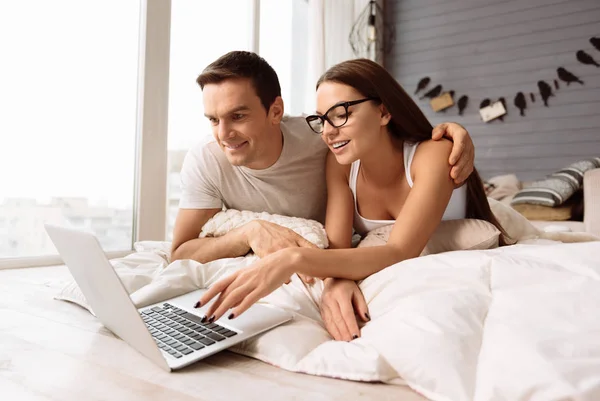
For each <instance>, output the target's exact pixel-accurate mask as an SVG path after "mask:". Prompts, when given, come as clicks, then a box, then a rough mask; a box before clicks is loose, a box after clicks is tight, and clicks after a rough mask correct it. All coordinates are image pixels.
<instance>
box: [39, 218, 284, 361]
mask: <svg viewBox="0 0 600 401" xmlns="http://www.w3.org/2000/svg"><path fill="white" fill-rule="evenodd" d="M45 227H46V232H47V233H48V235H49V236H50V239H51V240H52V242H53V243H54V245H55V246H56V249H57V250H58V252H59V254H60V256H61V257H62V258H63V261H64V262H65V264H66V265H67V267H68V268H69V271H70V272H71V274H72V275H73V278H74V279H75V281H76V282H77V284H78V285H79V288H80V289H81V291H82V293H83V295H84V296H85V298H86V300H87V301H88V303H89V305H90V306H91V309H92V310H93V312H94V315H95V316H96V317H97V318H98V319H99V320H100V321H101V322H102V324H103V325H104V326H106V327H107V328H108V329H109V330H111V331H112V332H113V333H115V334H116V335H117V336H118V337H120V338H121V339H123V340H124V341H125V342H126V343H127V344H129V345H130V346H132V347H133V348H135V349H136V350H137V351H138V352H140V353H141V354H142V355H144V356H146V357H147V358H148V359H150V360H151V361H152V362H154V363H155V364H157V365H158V366H160V367H161V368H163V369H165V370H167V371H172V370H176V369H181V368H183V367H184V366H187V365H189V364H191V363H194V362H196V361H199V360H201V359H203V358H206V357H208V356H209V355H213V354H215V353H217V352H219V351H222V350H224V349H227V348H229V347H231V346H233V345H235V344H237V343H240V342H242V341H244V340H247V339H249V338H251V337H253V336H256V335H257V334H260V333H263V332H265V331H267V330H269V329H271V328H273V327H276V326H278V325H280V324H283V323H285V322H287V321H289V320H291V319H292V317H293V315H292V314H291V313H290V312H287V311H284V310H282V309H279V308H276V307H274V306H270V305H262V304H254V305H253V306H252V307H250V308H249V309H248V310H247V311H246V312H244V313H243V314H242V315H240V316H238V317H236V318H235V319H233V320H228V319H227V320H218V321H216V322H213V323H208V322H204V323H203V322H201V318H202V317H203V316H204V315H205V314H206V309H207V308H208V306H209V305H210V303H209V304H208V305H205V306H203V307H202V308H198V309H194V308H193V305H194V304H195V303H196V302H197V301H198V299H200V297H201V295H202V294H203V293H204V292H205V291H206V290H205V289H201V290H196V291H192V292H190V293H188V294H184V295H181V296H178V297H175V298H171V299H168V300H166V301H162V302H158V303H156V304H153V305H148V306H146V307H143V308H139V309H136V307H135V305H134V304H133V302H132V301H131V298H130V297H129V294H128V293H127V291H126V290H125V287H124V286H123V283H122V282H121V280H120V279H119V276H118V275H117V273H116V272H115V270H114V268H113V266H112V264H111V263H110V262H109V261H108V258H107V257H106V255H105V254H104V251H103V250H102V247H101V246H100V243H99V242H98V239H97V238H96V237H95V236H94V235H93V234H90V233H86V232H82V231H76V230H72V229H69V228H64V227H58V226H54V225H50V224H46V225H45ZM211 302H212V301H211ZM224 316H228V313H225V314H224Z"/></svg>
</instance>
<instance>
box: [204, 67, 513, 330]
mask: <svg viewBox="0 0 600 401" xmlns="http://www.w3.org/2000/svg"><path fill="white" fill-rule="evenodd" d="M317 109H318V110H320V111H321V113H319V112H317V113H318V114H316V115H312V116H308V117H307V119H306V120H307V122H308V124H309V125H310V127H311V128H312V129H313V131H315V133H317V134H320V135H321V136H322V138H323V140H324V141H325V142H326V143H327V145H328V146H329V148H330V150H331V152H330V154H329V155H328V159H327V168H326V176H327V192H328V199H327V215H326V224H325V229H326V231H327V236H328V238H329V243H330V246H329V249H328V250H321V249H311V248H286V249H282V250H280V251H277V252H275V253H273V254H270V255H268V256H266V257H264V258H262V259H261V260H260V261H258V262H257V263H255V264H254V265H252V266H250V267H248V268H246V269H243V270H240V271H238V272H236V273H234V274H232V275H231V276H229V277H226V278H224V279H222V280H220V281H218V282H217V283H215V284H214V285H212V286H211V288H210V289H209V290H208V291H207V292H206V293H205V294H204V295H203V297H202V298H201V299H200V302H199V304H200V305H204V304H206V303H207V302H208V301H210V299H212V298H213V297H215V296H216V295H217V294H220V296H219V298H218V299H217V300H216V301H215V302H214V303H213V304H212V305H211V307H210V308H209V310H208V313H207V316H208V317H209V321H213V320H217V319H219V318H220V317H221V315H222V314H223V313H224V312H225V311H227V310H228V309H229V308H234V309H233V311H232V313H231V314H230V315H229V318H230V319H233V318H235V317H236V316H239V315H240V314H241V313H243V312H244V311H245V310H246V309H247V308H248V307H250V306H251V305H252V304H253V303H255V302H256V301H258V300H259V299H261V298H263V297H264V296H266V295H268V294H269V293H271V292H272V291H274V290H275V289H277V288H279V287H280V286H281V285H282V284H284V283H286V282H288V281H289V279H290V276H291V275H292V274H294V273H298V274H301V275H304V276H314V277H338V278H347V279H352V280H361V279H364V278H366V277H368V276H369V275H371V274H373V273H376V272H378V271H379V270H381V269H383V268H385V267H387V266H390V265H393V264H395V263H398V262H400V261H402V260H405V259H409V258H414V257H417V256H419V254H420V253H421V252H422V250H423V249H424V247H425V246H426V244H427V242H428V240H429V238H430V237H431V235H432V234H433V232H434V231H435V229H436V227H437V226H438V224H439V223H440V221H441V220H442V219H460V218H476V219H481V220H487V221H488V222H490V223H492V224H494V225H495V226H496V227H498V229H500V231H501V232H502V233H503V234H504V230H503V229H502V227H501V226H500V224H499V223H498V221H497V220H496V219H495V217H494V215H493V214H492V212H491V210H490V207H489V204H488V202H487V198H486V196H485V192H484V189H483V184H482V182H481V179H480V178H479V175H478V174H477V172H476V171H474V172H473V173H472V174H471V175H470V176H469V178H468V179H467V181H466V184H465V185H464V186H463V187H461V188H458V189H455V188H454V184H453V182H452V179H451V177H450V167H451V166H450V165H449V164H448V163H447V160H448V157H449V155H450V152H451V149H452V144H451V143H450V142H449V141H447V140H442V141H433V140H431V139H430V133H431V130H432V126H431V124H430V123H429V122H428V121H427V118H426V117H425V116H424V115H423V113H422V112H421V111H420V110H419V108H418V107H417V105H416V104H415V103H414V102H413V101H412V99H411V98H410V97H409V96H408V95H407V94H406V92H405V91H404V90H403V89H402V87H401V86H400V85H399V84H398V82H396V80H395V79H394V78H393V77H392V76H391V75H390V74H389V73H388V72H387V71H386V70H385V69H384V68H383V67H381V66H380V65H378V64H377V63H375V62H372V61H370V60H366V59H359V60H350V61H345V62H342V63H340V64H338V65H336V66H334V67H332V68H331V69H329V70H328V71H327V72H326V73H325V74H324V75H323V76H322V77H321V78H320V79H319V82H318V83H317ZM353 222H354V227H355V228H356V230H357V231H358V232H359V233H361V234H365V233H366V232H368V231H370V230H372V229H374V228H377V227H379V226H381V225H387V224H392V223H393V224H394V226H393V229H392V231H391V234H390V236H389V239H388V242H387V244H386V245H384V246H379V247H372V248H357V249H352V248H350V247H351V238H352V228H353ZM503 243H504V240H503V238H501V245H502V244H503Z"/></svg>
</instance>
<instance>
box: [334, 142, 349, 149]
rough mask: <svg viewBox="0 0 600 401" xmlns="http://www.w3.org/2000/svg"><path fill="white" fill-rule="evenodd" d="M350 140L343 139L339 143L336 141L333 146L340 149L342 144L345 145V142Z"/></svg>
mask: <svg viewBox="0 0 600 401" xmlns="http://www.w3.org/2000/svg"><path fill="white" fill-rule="evenodd" d="M348 142H350V141H343V142H337V143H334V144H333V148H334V149H339V148H341V147H342V146H344V145H345V144H347V143H348Z"/></svg>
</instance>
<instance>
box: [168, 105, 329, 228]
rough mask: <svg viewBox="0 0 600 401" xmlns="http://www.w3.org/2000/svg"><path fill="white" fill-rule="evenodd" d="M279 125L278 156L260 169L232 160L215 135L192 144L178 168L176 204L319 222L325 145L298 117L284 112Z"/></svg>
mask: <svg viewBox="0 0 600 401" xmlns="http://www.w3.org/2000/svg"><path fill="white" fill-rule="evenodd" d="M281 131H282V133H283V149H282V151H281V156H280V157H279V159H278V160H277V162H275V164H273V165H272V166H271V167H268V168H266V169H263V170H253V169H250V168H247V167H243V166H233V165H231V164H230V163H229V161H228V160H227V157H226V156H225V154H224V152H223V151H222V150H221V148H220V147H219V145H218V144H217V142H216V141H215V140H214V138H211V139H207V140H206V141H203V142H201V143H199V144H198V145H196V146H195V147H194V148H192V149H191V150H190V151H189V152H188V154H187V155H186V157H185V160H184V162H183V167H182V169H181V187H182V195H181V200H180V202H179V207H180V208H181V209H217V208H222V207H225V208H227V209H237V210H249V211H253V212H268V213H273V214H281V215H286V216H292V217H303V218H307V219H313V220H317V221H320V222H324V220H325V206H326V202H327V194H326V191H327V188H326V184H325V158H326V155H327V146H326V145H325V143H324V142H323V140H322V139H321V136H320V135H317V134H315V133H314V132H313V131H312V130H311V129H310V127H309V126H308V124H307V123H306V121H305V120H304V118H302V117H287V116H286V117H284V118H283V120H282V122H281Z"/></svg>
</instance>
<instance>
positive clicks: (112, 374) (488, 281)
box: [0, 203, 600, 401]
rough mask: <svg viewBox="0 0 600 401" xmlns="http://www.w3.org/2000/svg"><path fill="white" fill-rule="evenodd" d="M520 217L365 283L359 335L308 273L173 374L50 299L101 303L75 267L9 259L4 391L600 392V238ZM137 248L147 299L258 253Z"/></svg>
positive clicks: (484, 395) (133, 288) (190, 285)
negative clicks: (466, 244) (322, 301)
mask: <svg viewBox="0 0 600 401" xmlns="http://www.w3.org/2000/svg"><path fill="white" fill-rule="evenodd" d="M495 207H496V209H495V210H494V213H495V214H496V215H497V216H499V218H500V219H501V220H504V222H507V220H506V216H502V215H501V213H498V210H499V209H497V208H498V207H501V204H499V203H498V204H495ZM506 210H508V208H507V209H505V211H506ZM511 213H512V212H511ZM511 216H512V218H514V221H511V224H507V225H505V227H509V231H510V234H512V237H513V238H518V239H519V242H518V243H517V244H515V245H511V246H507V247H502V248H493V247H491V248H492V249H477V248H473V249H471V250H457V251H452V252H443V253H431V254H429V255H427V256H423V257H421V258H415V259H411V260H407V261H404V262H401V263H398V264H396V265H393V266H390V267H388V268H386V269H385V270H383V271H381V272H379V273H377V274H375V275H373V276H371V277H369V278H367V279H366V280H364V281H362V282H361V284H360V285H361V289H362V291H363V293H364V295H365V297H366V299H367V301H368V303H369V308H370V314H371V317H372V320H371V322H369V323H367V324H366V325H364V326H363V327H362V331H361V338H359V339H357V340H354V341H352V342H351V343H346V342H335V341H330V339H329V338H328V335H327V332H326V331H325V329H324V328H323V325H322V322H320V317H319V314H318V302H319V294H320V291H321V290H322V286H320V284H319V282H317V283H316V284H315V285H312V286H306V285H304V283H303V282H302V281H301V280H299V278H298V277H297V276H294V277H293V279H292V282H291V283H290V284H288V285H286V286H283V287H282V288H280V289H279V290H277V291H275V292H274V293H273V294H271V295H270V296H269V297H267V298H265V299H264V300H263V302H266V303H271V304H274V305H277V306H280V307H283V308H286V309H288V310H290V311H292V312H294V313H295V315H296V316H295V319H294V321H293V322H291V323H289V324H285V325H283V326H280V327H277V328H275V329H273V330H271V331H269V332H267V333H265V334H263V335H261V336H259V337H257V338H255V339H253V340H250V341H247V342H245V343H242V344H240V345H239V346H236V347H234V348H233V349H232V352H224V353H221V354H219V355H217V356H214V357H211V358H209V359H207V360H205V361H201V362H200V363H197V364H194V365H193V366H191V367H190V368H187V369H184V370H183V371H181V372H178V373H174V374H167V373H165V372H162V371H161V370H160V369H159V368H157V367H155V366H154V365H152V363H151V362H149V361H147V360H145V359H144V358H143V357H142V356H140V355H138V354H137V353H136V352H135V351H134V350H132V349H130V348H129V347H128V346H126V345H125V344H124V343H123V342H122V341H120V340H118V339H116V338H115V337H114V336H113V335H112V334H111V333H109V332H108V331H107V330H106V329H104V328H103V327H102V326H101V325H100V324H99V323H98V322H97V321H96V319H95V318H94V317H93V316H92V315H91V314H89V313H88V312H87V311H86V310H85V309H82V308H79V307H78V306H75V305H72V304H70V303H66V302H59V301H56V300H54V299H52V298H53V297H56V298H59V299H63V300H69V301H71V302H74V303H78V304H79V305H81V306H84V307H87V305H86V302H85V299H84V298H83V297H82V296H81V294H80V293H78V291H77V290H78V289H77V287H76V285H74V283H73V282H72V280H71V279H70V277H69V275H68V272H67V271H66V269H65V268H64V267H54V268H39V269H27V270H21V271H17V270H15V271H3V272H0V287H1V289H2V295H1V296H0V302H1V304H0V305H1V309H0V313H2V318H3V319H0V322H2V323H0V324H1V326H0V328H1V330H0V335H1V336H2V339H1V344H2V345H1V347H2V348H1V349H2V351H1V353H0V388H1V389H3V390H2V391H4V392H7V391H8V394H10V395H13V397H11V398H9V399H19V397H21V398H31V399H57V398H58V399H86V398H87V399H119V398H122V399H137V398H140V399H141V398H144V399H165V398H168V399H192V398H193V399H210V400H214V399H228V400H229V399H260V400H265V399H278V400H279V399H294V398H298V399H311V400H312V399H316V400H319V399H323V400H326V399H327V400H329V399H344V400H346V399H377V400H380V399H382V400H384V399H403V400H413V399H414V400H421V399H431V400H439V401H442V400H517V399H523V400H557V401H558V400H566V399H578V400H597V399H600V335H599V334H600V319H598V317H597V316H598V314H597V306H598V305H600V242H598V241H594V240H595V239H597V238H596V237H594V236H591V235H586V234H584V233H553V234H552V233H543V232H541V231H539V230H536V229H535V228H534V227H533V226H532V225H531V224H530V223H529V222H527V221H526V219H524V218H523V217H522V216H521V217H519V216H520V215H518V213H516V212H514V213H512V214H511ZM282 224H283V223H282ZM228 227H230V228H232V227H233V226H231V225H229V226H228ZM216 229H217V228H216V227H215V230H216ZM309 231H310V232H312V233H313V234H314V233H315V230H313V229H312V228H311V229H310V230H309ZM306 236H308V235H307V234H306ZM306 236H305V237H306ZM313 242H316V243H317V242H319V240H318V239H313ZM566 242H572V243H566ZM487 247H488V246H487V245H486V247H485V248H487ZM136 250H137V252H136V253H134V254H132V255H129V256H127V257H125V258H122V259H119V260H114V261H113V264H114V265H115V269H116V271H117V272H118V273H119V274H120V276H121V279H122V280H123V282H124V284H125V287H126V289H127V290H128V291H129V292H130V293H131V296H132V300H133V301H134V302H135V303H136V304H138V306H142V305H143V304H149V303H153V302H156V301H157V300H159V299H161V298H163V299H165V298H168V297H171V296H174V295H176V294H179V293H184V292H187V291H189V290H193V289H195V288H198V287H203V286H206V285H209V284H210V283H211V282H214V281H215V280H216V279H218V278H219V277H222V276H224V275H226V274H228V273H230V272H231V271H234V270H236V269H238V268H241V267H243V266H245V265H248V264H249V263H251V262H252V259H251V258H252V256H249V257H246V258H235V260H221V261H214V262H210V263H208V264H204V265H201V264H199V263H196V262H193V261H177V262H173V263H171V262H170V261H169V260H168V255H167V252H168V244H165V243H143V244H138V247H137V248H136ZM250 357H251V358H250ZM340 379H344V380H340ZM383 383H387V384H383Z"/></svg>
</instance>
